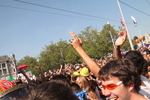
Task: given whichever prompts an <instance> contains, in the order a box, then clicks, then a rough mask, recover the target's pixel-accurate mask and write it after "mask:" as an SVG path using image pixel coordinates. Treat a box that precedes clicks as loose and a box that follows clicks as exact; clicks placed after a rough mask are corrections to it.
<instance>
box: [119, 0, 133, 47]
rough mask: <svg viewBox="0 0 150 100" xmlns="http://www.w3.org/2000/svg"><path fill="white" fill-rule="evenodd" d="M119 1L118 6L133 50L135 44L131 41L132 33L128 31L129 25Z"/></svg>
mask: <svg viewBox="0 0 150 100" xmlns="http://www.w3.org/2000/svg"><path fill="white" fill-rule="evenodd" d="M117 3H118V7H119V10H120V14H121V17H122V20H123V22H124V25H125V28H126V30H127V36H128V39H129V43H130V47H131V49H132V50H133V44H132V41H131V38H130V35H129V32H128V28H127V25H126V22H125V19H124V16H123V13H122V9H121V6H120V2H119V0H117Z"/></svg>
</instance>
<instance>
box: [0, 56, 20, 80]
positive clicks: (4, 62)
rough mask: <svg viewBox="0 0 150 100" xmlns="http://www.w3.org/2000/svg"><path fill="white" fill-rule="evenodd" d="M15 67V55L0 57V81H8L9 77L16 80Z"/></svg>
mask: <svg viewBox="0 0 150 100" xmlns="http://www.w3.org/2000/svg"><path fill="white" fill-rule="evenodd" d="M16 68H17V66H16V59H15V55H14V54H11V55H10V56H7V55H5V56H0V79H6V80H8V79H9V78H10V77H12V78H16V75H17V69H16Z"/></svg>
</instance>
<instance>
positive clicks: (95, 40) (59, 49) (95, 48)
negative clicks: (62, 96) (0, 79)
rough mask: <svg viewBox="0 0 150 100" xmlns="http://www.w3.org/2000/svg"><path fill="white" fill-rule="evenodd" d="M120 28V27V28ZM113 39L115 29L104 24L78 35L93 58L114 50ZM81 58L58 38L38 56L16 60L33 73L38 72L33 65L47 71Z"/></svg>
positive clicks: (126, 46)
mask: <svg viewBox="0 0 150 100" xmlns="http://www.w3.org/2000/svg"><path fill="white" fill-rule="evenodd" d="M120 30H121V29H120ZM110 32H111V34H112V38H113V40H114V41H115V40H116V38H117V37H118V36H117V30H115V29H114V27H113V26H111V25H109V24H106V25H104V26H103V29H102V30H101V31H99V30H98V29H94V28H93V27H91V26H89V27H86V28H85V29H84V30H83V31H81V33H80V34H78V36H79V37H80V38H81V40H82V42H83V45H82V47H83V49H84V50H85V51H86V53H87V54H88V55H89V56H90V57H92V58H95V59H99V58H101V57H104V56H108V54H110V53H112V52H113V51H114V47H113V43H112V39H111V36H110ZM68 34H69V33H68ZM129 47H130V46H129V42H128V40H127V41H126V42H125V44H124V45H123V46H122V47H121V49H122V50H123V51H125V50H129V49H130V48H129ZM81 62H82V59H81V57H80V56H79V55H78V53H77V52H76V51H75V50H74V48H73V47H72V46H71V45H70V43H68V42H67V41H63V40H60V41H58V42H57V43H53V42H51V43H50V44H49V45H47V46H45V47H44V49H43V51H41V53H40V54H39V56H38V58H34V57H30V56H25V57H24V58H23V59H21V60H20V61H19V62H18V66H19V65H22V64H27V65H29V66H30V67H28V68H27V70H31V71H32V72H33V74H38V73H37V71H36V69H35V66H37V65H38V66H40V67H41V69H42V70H43V71H48V70H49V69H50V70H54V69H58V68H59V67H60V65H61V64H64V63H66V64H68V63H70V64H77V63H81Z"/></svg>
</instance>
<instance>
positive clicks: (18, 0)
mask: <svg viewBox="0 0 150 100" xmlns="http://www.w3.org/2000/svg"><path fill="white" fill-rule="evenodd" d="M14 1H17V2H22V3H27V4H32V5H35V6H42V7H46V8H47V7H48V6H44V5H39V4H34V3H30V2H25V1H20V0H14ZM0 6H3V7H9V8H15V9H21V10H28V11H34V12H41V13H47V14H53V15H62V16H68V17H76V18H77V16H72V15H65V14H58V13H53V12H46V11H41V10H34V9H26V8H20V7H14V6H10V5H0ZM48 8H50V9H51V7H48ZM52 9H55V10H56V9H57V10H61V11H65V12H66V11H67V12H71V13H74V12H73V11H68V10H63V9H59V8H53V7H52ZM75 14H79V15H83V16H88V17H94V18H95V17H96V18H98V19H103V20H107V21H108V20H109V21H114V22H118V23H120V22H119V21H116V20H113V19H107V18H102V17H97V16H92V15H87V14H82V13H78V12H75ZM78 18H82V17H78ZM82 19H85V18H82ZM87 19H89V18H87ZM90 20H97V19H90ZM97 21H101V20H97ZM101 22H105V21H101ZM127 24H132V23H127ZM138 25H142V24H138ZM142 26H148V25H142ZM148 27H149V26H148Z"/></svg>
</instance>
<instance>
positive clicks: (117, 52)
mask: <svg viewBox="0 0 150 100" xmlns="http://www.w3.org/2000/svg"><path fill="white" fill-rule="evenodd" d="M115 56H116V59H121V58H122V55H121V51H120V46H116V50H115Z"/></svg>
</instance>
